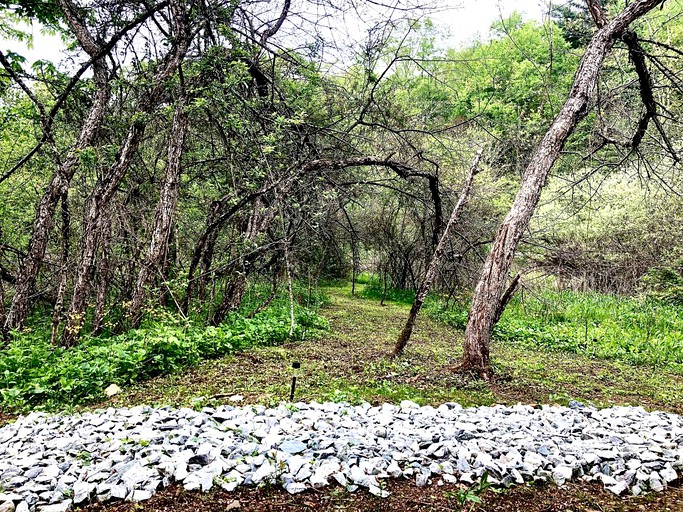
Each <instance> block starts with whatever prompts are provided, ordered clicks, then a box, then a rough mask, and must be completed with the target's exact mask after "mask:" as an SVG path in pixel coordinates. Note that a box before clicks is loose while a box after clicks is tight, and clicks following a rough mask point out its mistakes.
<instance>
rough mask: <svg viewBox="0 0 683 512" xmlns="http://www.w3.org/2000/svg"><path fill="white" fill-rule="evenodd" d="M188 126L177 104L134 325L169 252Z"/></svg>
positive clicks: (133, 307) (134, 305)
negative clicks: (147, 290)
mask: <svg viewBox="0 0 683 512" xmlns="http://www.w3.org/2000/svg"><path fill="white" fill-rule="evenodd" d="M188 125H189V115H188V112H187V108H186V105H185V101H184V100H183V101H181V102H180V103H178V105H176V108H175V112H174V114H173V123H172V125H171V133H170V135H169V140H168V157H167V162H166V174H165V176H164V181H163V184H162V186H161V192H160V194H159V201H158V203H157V207H156V211H155V212H154V227H153V229H152V236H151V240H150V244H149V249H148V250H147V256H146V257H145V260H144V261H143V263H142V265H141V267H140V272H139V274H138V280H137V284H136V286H135V292H134V294H133V298H132V304H131V307H130V314H131V318H132V319H133V320H132V321H133V327H137V326H138V325H140V321H141V320H142V315H141V314H140V312H141V309H142V305H143V302H144V300H145V297H146V295H147V294H146V289H147V287H148V286H149V284H150V282H151V281H152V280H153V279H154V277H155V276H156V275H157V273H158V272H159V271H160V269H161V265H162V263H163V262H164V260H165V258H166V255H167V253H168V241H169V238H170V236H171V229H172V228H173V216H174V214H175V209H176V205H177V203H178V189H179V187H180V173H181V171H182V167H181V157H182V152H183V144H184V142H185V135H186V133H187V127H188Z"/></svg>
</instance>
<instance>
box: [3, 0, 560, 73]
mask: <svg viewBox="0 0 683 512" xmlns="http://www.w3.org/2000/svg"><path fill="white" fill-rule="evenodd" d="M440 4H441V5H444V6H447V7H446V8H445V9H443V10H439V11H438V12H437V13H436V14H435V15H433V16H432V20H433V21H434V22H435V24H436V25H438V26H440V27H444V28H446V29H447V30H448V31H449V32H450V34H451V39H450V41H449V42H450V44H451V45H453V46H460V45H463V44H466V43H467V42H469V41H471V40H473V39H475V38H476V37H477V35H481V36H485V35H486V34H488V29H489V27H490V26H491V23H492V22H493V21H495V20H497V19H500V18H501V17H507V16H509V15H510V14H511V13H512V12H513V11H515V10H516V11H519V12H521V13H522V15H523V17H524V19H536V20H540V19H542V17H543V13H544V12H545V11H547V6H545V5H546V2H545V0H461V1H460V2H457V1H455V0H449V1H446V2H440ZM24 28H25V29H26V31H28V32H30V33H32V34H33V38H34V41H33V47H32V48H27V47H26V45H25V44H23V43H20V42H17V41H11V40H0V50H2V51H7V50H11V51H13V52H16V53H18V54H20V55H23V56H24V57H26V58H27V60H28V61H29V62H33V61H35V60H37V59H45V60H50V61H52V62H56V63H59V62H61V61H62V59H63V54H62V53H61V52H62V50H63V49H64V44H63V43H62V41H61V40H60V39H59V37H57V36H50V35H45V34H43V33H41V29H40V27H39V26H37V25H34V26H33V27H26V26H25V25H24Z"/></svg>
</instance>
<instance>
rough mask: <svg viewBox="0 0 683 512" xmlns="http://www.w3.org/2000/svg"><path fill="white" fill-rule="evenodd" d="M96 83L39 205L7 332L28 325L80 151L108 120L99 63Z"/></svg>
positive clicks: (104, 74)
mask: <svg viewBox="0 0 683 512" xmlns="http://www.w3.org/2000/svg"><path fill="white" fill-rule="evenodd" d="M94 82H95V84H96V87H97V92H96V93H95V99H94V102H93V105H92V107H91V108H90V112H89V113H88V117H87V118H86V120H85V122H84V123H83V127H82V128H81V132H80V134H79V136H78V139H77V141H76V143H75V144H74V146H73V147H72V148H71V151H70V152H69V155H68V156H67V158H66V159H65V160H64V163H63V165H62V167H61V168H60V169H58V170H57V171H56V172H55V173H54V174H53V175H52V179H51V180H50V183H49V185H48V187H47V190H46V191H45V192H44V193H43V196H42V197H41V199H40V203H38V207H37V209H36V218H35V221H34V222H33V232H32V234H31V239H30V240H29V244H28V249H27V250H26V255H25V256H24V258H23V260H22V263H21V269H20V271H19V274H18V276H17V283H16V287H15V291H14V297H13V299H12V306H11V308H10V311H9V313H8V315H7V319H6V321H5V328H6V329H7V330H15V329H21V328H23V326H24V322H25V321H26V317H27V316H28V313H29V309H30V305H31V296H32V295H33V291H34V289H35V285H36V280H37V279H38V272H39V271H40V267H41V265H42V263H43V260H44V258H45V251H46V250H47V244H48V240H49V237H50V232H51V231H52V225H53V222H54V215H55V211H56V210H57V204H58V203H59V200H60V199H61V198H62V197H63V196H64V195H65V194H67V193H68V191H69V185H70V183H71V179H72V178H73V176H74V173H75V172H76V169H77V167H78V162H79V158H80V156H79V153H80V151H82V150H83V149H85V148H86V147H88V146H91V145H92V144H93V142H94V141H95V137H96V136H97V133H98V132H99V129H100V126H101V125H102V122H103V121H104V116H105V114H106V108H107V102H108V100H109V96H110V84H109V77H108V72H107V69H106V67H104V65H103V64H100V63H96V64H95V66H94Z"/></svg>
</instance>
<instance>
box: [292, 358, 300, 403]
mask: <svg viewBox="0 0 683 512" xmlns="http://www.w3.org/2000/svg"><path fill="white" fill-rule="evenodd" d="M299 368H301V363H300V362H299V361H294V362H293V363H292V391H291V392H290V393H289V401H290V402H293V401H294V390H295V389H296V376H297V375H298V374H299Z"/></svg>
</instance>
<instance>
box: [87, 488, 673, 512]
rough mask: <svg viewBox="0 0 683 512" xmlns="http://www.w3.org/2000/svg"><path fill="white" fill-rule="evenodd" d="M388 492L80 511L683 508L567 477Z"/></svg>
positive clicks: (603, 511) (244, 496) (240, 497)
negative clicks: (460, 495) (471, 498)
mask: <svg viewBox="0 0 683 512" xmlns="http://www.w3.org/2000/svg"><path fill="white" fill-rule="evenodd" d="M386 483H387V485H386V488H387V490H389V491H390V492H391V496H389V497H388V498H384V499H382V498H378V497H375V496H372V495H370V494H368V493H367V492H361V491H359V492H356V493H353V494H351V493H348V492H346V491H345V490H344V489H342V488H340V487H329V488H325V489H323V490H320V491H307V492H305V493H303V494H298V495H294V496H292V495H290V494H288V493H287V492H285V491H284V490H282V489H280V488H270V489H268V488H260V489H253V488H251V489H249V488H242V489H239V490H238V491H235V492H233V493H226V492H223V491H214V492H210V493H206V494H202V493H198V492H190V491H185V490H184V489H183V488H182V487H179V486H172V487H169V488H168V489H165V490H163V491H160V492H158V493H157V494H156V495H154V496H153V497H152V498H151V499H150V500H148V501H145V502H141V503H129V502H118V503H113V504H106V505H105V504H92V505H89V506H88V507H85V508H83V509H81V510H82V511H83V512H133V511H135V512H138V511H145V512H185V511H193V512H226V511H230V510H237V511H244V512H285V511H307V510H311V511H312V510H315V511H316V512H328V511H329V512H331V511H344V512H364V511H378V512H379V511H394V510H396V511H405V512H418V511H419V512H443V511H458V510H466V511H468V512H469V511H472V512H474V511H480V512H481V511H487V512H488V511H501V512H642V511H652V512H654V511H683V487H680V486H675V487H670V488H669V489H667V490H666V491H664V492H661V493H653V494H648V495H644V496H638V497H631V496H628V497H617V496H614V495H613V494H611V493H610V492H608V491H605V490H604V489H603V488H602V486H600V485H598V484H589V483H570V484H566V485H564V486H563V487H556V486H554V485H549V486H546V487H543V488H539V487H530V486H517V487H511V488H509V489H506V490H503V491H501V492H498V493H496V492H492V491H488V492H486V493H485V494H484V495H482V503H481V504H474V503H466V504H465V507H464V508H462V509H461V508H459V505H458V503H457V499H456V494H457V488H456V487H453V486H449V485H444V486H443V487H439V486H437V485H431V486H427V487H423V488H419V487H416V486H415V483H414V482H412V481H406V480H390V481H387V482H386Z"/></svg>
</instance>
